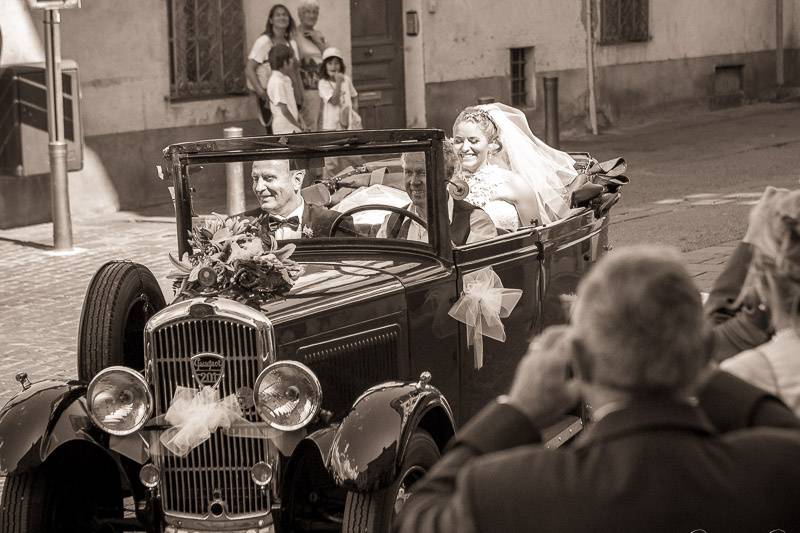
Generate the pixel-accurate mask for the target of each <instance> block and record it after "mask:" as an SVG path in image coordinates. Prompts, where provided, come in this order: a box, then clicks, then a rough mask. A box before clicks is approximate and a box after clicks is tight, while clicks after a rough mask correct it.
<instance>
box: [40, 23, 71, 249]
mask: <svg viewBox="0 0 800 533" xmlns="http://www.w3.org/2000/svg"><path fill="white" fill-rule="evenodd" d="M60 28H61V13H60V12H59V11H58V10H57V9H52V10H50V9H48V10H47V11H45V12H44V29H45V32H44V34H45V47H46V50H45V52H46V60H47V62H46V67H47V72H46V79H47V98H48V102H47V132H48V136H49V140H50V142H49V145H48V148H49V153H50V205H51V210H52V216H53V248H54V249H56V250H71V249H72V220H71V218H70V212H69V181H68V175H67V143H66V141H65V140H64V97H63V92H62V91H63V88H62V83H61V30H60Z"/></svg>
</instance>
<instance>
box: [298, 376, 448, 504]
mask: <svg viewBox="0 0 800 533" xmlns="http://www.w3.org/2000/svg"><path fill="white" fill-rule="evenodd" d="M454 420H455V418H454V417H453V412H452V410H451V409H450V405H449V404H448V403H447V400H446V398H445V397H444V396H443V395H442V393H441V392H439V390H438V389H436V388H435V387H432V386H430V385H428V384H425V383H408V382H387V383H383V384H380V385H376V386H374V387H371V388H369V389H367V391H366V392H364V393H363V394H362V395H361V396H360V397H359V398H358V399H357V400H356V401H355V403H354V404H353V407H352V408H351V409H350V411H349V412H348V413H347V415H346V416H345V417H344V419H343V420H342V422H341V424H339V425H338V426H333V427H329V428H325V429H322V430H319V431H317V432H315V433H313V434H311V435H309V436H308V437H307V439H308V440H311V441H312V442H314V444H315V445H316V446H317V448H318V449H319V451H320V454H321V455H322V457H323V461H324V464H325V466H326V468H327V469H328V472H330V474H331V476H332V477H333V479H334V481H335V482H336V483H337V484H338V485H339V486H341V487H344V488H346V489H347V490H351V491H356V492H368V491H374V490H378V489H381V488H383V487H385V486H387V485H389V484H390V483H391V482H392V481H393V480H394V479H395V477H396V476H397V472H398V468H399V466H400V464H401V463H402V460H403V454H404V453H405V448H406V446H407V444H408V441H409V439H410V438H411V434H412V433H413V432H414V431H415V430H416V429H417V428H418V427H421V428H423V429H426V430H427V431H428V432H429V433H431V434H432V436H433V437H434V440H436V442H437V444H438V445H439V446H440V449H441V448H443V447H444V445H445V444H446V443H447V441H448V440H449V439H450V437H451V436H452V435H453V434H454V432H455V422H454Z"/></svg>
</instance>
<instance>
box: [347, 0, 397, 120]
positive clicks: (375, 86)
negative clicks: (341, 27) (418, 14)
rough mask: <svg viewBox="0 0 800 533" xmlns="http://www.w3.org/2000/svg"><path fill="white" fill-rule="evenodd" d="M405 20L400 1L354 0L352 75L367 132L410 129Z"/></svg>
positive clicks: (351, 10)
mask: <svg viewBox="0 0 800 533" xmlns="http://www.w3.org/2000/svg"><path fill="white" fill-rule="evenodd" d="M402 17H403V6H402V2H400V1H399V0H350V36H351V41H352V55H353V71H352V73H351V74H352V78H353V84H354V85H355V86H356V90H357V91H358V104H359V113H360V114H361V118H362V120H363V122H364V128H365V129H371V128H404V127H405V126H406V105H405V83H404V74H403V19H402Z"/></svg>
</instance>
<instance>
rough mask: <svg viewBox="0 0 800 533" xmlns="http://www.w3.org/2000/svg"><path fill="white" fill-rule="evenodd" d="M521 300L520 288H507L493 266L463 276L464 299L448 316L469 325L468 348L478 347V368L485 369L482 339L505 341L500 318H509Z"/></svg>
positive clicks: (476, 363) (462, 294) (460, 299)
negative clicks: (483, 367)
mask: <svg viewBox="0 0 800 533" xmlns="http://www.w3.org/2000/svg"><path fill="white" fill-rule="evenodd" d="M521 297H522V290H520V289H506V288H504V287H503V282H502V281H501V280H500V277H499V276H498V275H497V274H496V273H495V272H494V270H492V268H491V267H486V268H482V269H480V270H476V271H475V272H470V273H469V274H465V275H464V289H463V290H462V293H461V298H459V299H458V301H457V302H456V303H455V304H453V307H451V308H450V311H448V314H449V315H450V316H451V317H453V318H455V319H456V320H458V321H459V322H463V323H464V324H466V325H467V346H470V345H472V344H474V345H475V368H476V369H478V368H481V367H482V366H483V336H484V335H485V336H487V337H491V338H493V339H495V340H498V341H500V342H505V341H506V330H505V328H504V327H503V323H502V322H501V321H500V319H501V318H506V317H508V315H510V314H511V311H513V310H514V307H516V305H517V302H519V299H520V298H521Z"/></svg>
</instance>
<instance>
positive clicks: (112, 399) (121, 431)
mask: <svg viewBox="0 0 800 533" xmlns="http://www.w3.org/2000/svg"><path fill="white" fill-rule="evenodd" d="M86 399H87V403H88V405H89V416H90V417H91V418H92V421H93V422H94V423H95V424H96V425H97V426H99V427H100V429H102V430H103V431H105V432H106V433H111V434H112V435H129V434H131V433H133V432H134V431H138V430H139V429H140V428H141V427H142V426H143V425H144V424H145V422H147V420H148V419H149V418H150V415H151V414H152V412H153V395H152V394H150V388H149V387H148V386H147V382H145V380H144V378H143V377H142V375H141V374H140V373H138V372H136V371H135V370H131V369H130V368H127V367H124V366H111V367H108V368H105V369H103V370H101V371H100V372H98V373H97V375H96V376H95V377H94V378H92V381H91V382H90V383H89V388H88V389H87V390H86Z"/></svg>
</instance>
